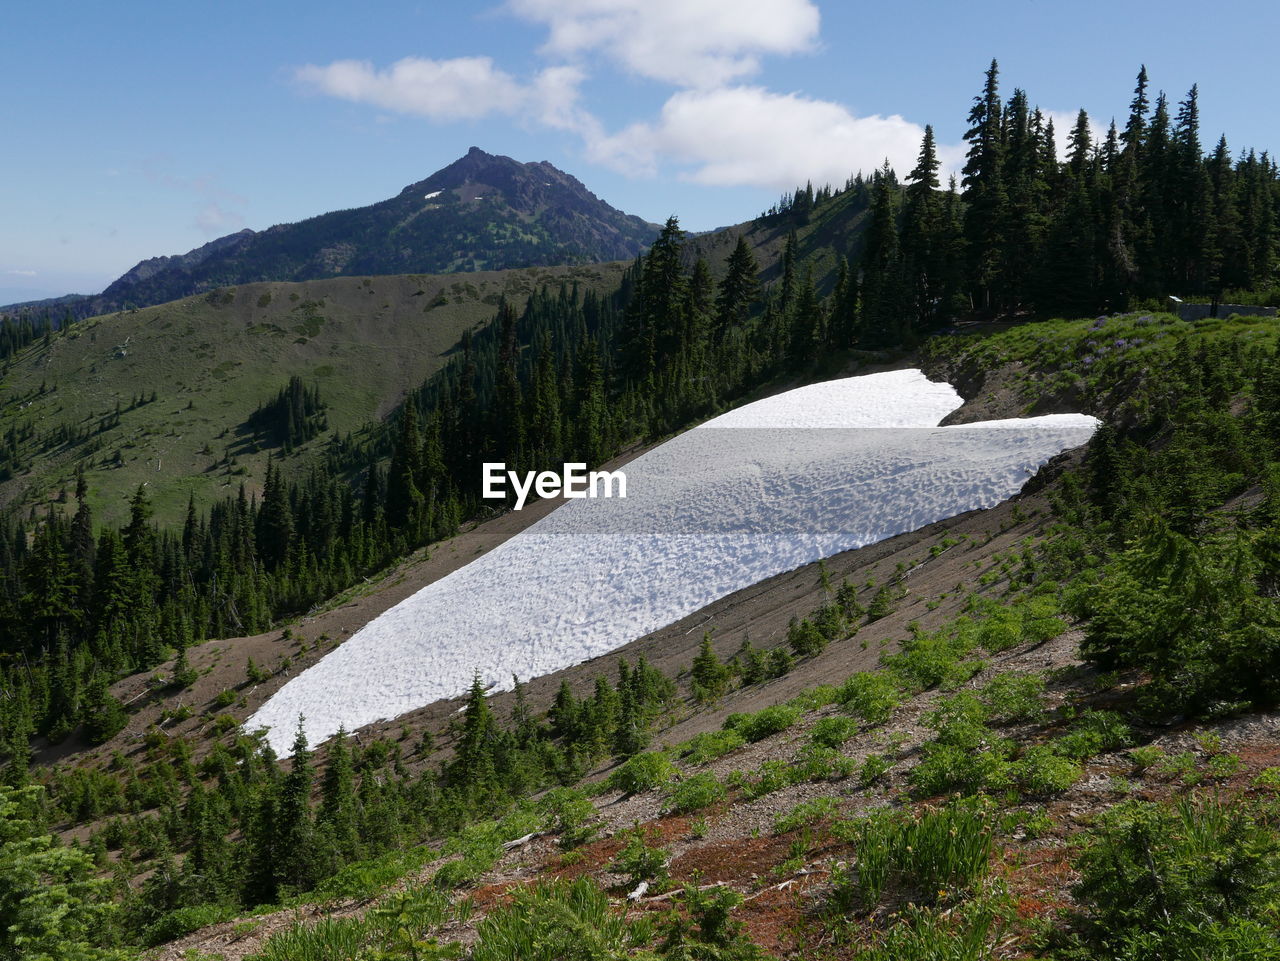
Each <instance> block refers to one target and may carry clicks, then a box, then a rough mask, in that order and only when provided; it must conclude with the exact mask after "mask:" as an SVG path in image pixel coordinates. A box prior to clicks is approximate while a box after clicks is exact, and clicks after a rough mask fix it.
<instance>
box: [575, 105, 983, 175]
mask: <svg viewBox="0 0 1280 961" xmlns="http://www.w3.org/2000/svg"><path fill="white" fill-rule="evenodd" d="M923 137H924V128H923V127H921V126H919V125H918V124H914V123H911V122H910V121H907V120H904V119H903V118H902V117H899V116H896V115H894V116H890V117H882V116H870V117H857V116H854V115H853V114H852V113H850V112H849V110H848V109H847V108H845V107H844V106H843V105H841V104H838V103H834V102H832V101H829V100H812V99H809V98H807V97H802V96H799V95H798V94H779V93H773V92H772V91H769V90H765V89H763V88H760V87H726V88H721V89H717V90H705V91H703V90H684V91H681V92H679V93H677V94H675V95H674V96H672V97H671V98H670V99H669V100H668V101H667V102H666V104H664V105H663V108H662V113H661V116H660V117H659V118H658V120H657V121H656V122H654V123H635V124H632V125H631V126H629V127H626V128H624V129H623V130H622V131H620V132H619V133H617V134H614V135H612V136H609V137H603V138H600V139H598V140H595V141H594V142H590V143H589V144H588V153H589V155H590V156H591V158H592V159H593V160H595V161H597V162H600V163H605V164H607V165H609V166H611V167H613V168H614V169H616V170H620V171H622V172H624V173H630V174H634V175H648V174H653V173H655V172H656V171H657V170H658V168H659V166H660V165H661V163H662V161H663V160H664V159H670V160H671V161H673V162H675V163H676V164H678V165H681V166H683V167H684V168H685V169H684V170H683V172H682V176H683V177H684V179H687V180H690V181H693V182H695V183H701V184H709V185H715V186H726V187H729V186H744V185H749V186H756V187H774V188H778V189H789V188H791V187H794V186H796V185H797V184H800V183H804V182H805V181H806V180H813V181H814V183H816V184H823V183H832V184H837V185H838V184H843V183H844V181H845V178H846V177H848V176H849V175H850V174H852V173H856V172H858V171H863V172H865V173H870V172H871V171H872V170H873V169H875V168H877V167H879V166H880V165H881V164H883V163H884V161H885V158H888V160H889V163H890V164H891V165H892V166H893V167H894V168H895V169H896V170H897V171H898V174H899V175H900V176H905V175H906V173H907V171H909V170H910V169H911V168H912V167H914V166H915V161H916V156H917V155H918V154H919V151H920V142H921V140H922V139H923ZM940 154H941V156H942V159H943V164H944V168H946V169H947V170H949V169H954V168H955V166H956V165H957V164H958V163H959V161H960V157H961V154H962V151H961V149H960V148H950V147H947V148H942V149H941V150H940ZM945 174H946V171H945V170H944V174H943V176H944V178H945Z"/></svg>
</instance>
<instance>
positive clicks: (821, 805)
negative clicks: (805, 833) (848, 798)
mask: <svg viewBox="0 0 1280 961" xmlns="http://www.w3.org/2000/svg"><path fill="white" fill-rule="evenodd" d="M839 813H840V802H839V800H837V799H836V798H833V797H820V798H814V799H813V800H812V801H801V802H800V803H799V804H797V805H796V806H795V807H793V808H792V809H791V810H790V811H789V812H788V813H786V814H784V815H782V816H781V817H780V818H778V819H777V820H776V821H774V823H773V830H774V832H775V833H776V834H786V833H788V832H789V831H794V830H796V829H797V828H802V827H805V826H807V825H810V824H815V823H817V822H818V821H824V820H827V819H830V818H834V817H835V816H836V815H837V814H839Z"/></svg>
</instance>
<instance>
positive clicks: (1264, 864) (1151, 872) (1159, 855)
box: [1073, 799, 1280, 961]
mask: <svg viewBox="0 0 1280 961" xmlns="http://www.w3.org/2000/svg"><path fill="white" fill-rule="evenodd" d="M1077 868H1078V869H1079V871H1080V882H1079V884H1077V885H1076V887H1075V890H1074V892H1073V893H1074V894H1075V897H1076V899H1077V901H1078V902H1079V903H1080V904H1081V905H1082V906H1083V908H1084V909H1085V913H1084V914H1082V915H1080V916H1078V917H1077V919H1076V920H1077V924H1076V931H1075V937H1076V940H1077V941H1078V942H1079V943H1080V944H1081V946H1082V947H1086V948H1087V949H1088V950H1090V951H1091V953H1092V956H1094V957H1100V956H1106V957H1114V958H1124V959H1135V961H1136V959H1137V958H1140V957H1150V958H1160V959H1162V961H1165V959H1170V961H1192V959H1199V958H1222V959H1226V958H1263V957H1274V956H1275V955H1274V947H1275V941H1274V937H1275V934H1274V931H1275V928H1274V925H1275V913H1274V912H1275V904H1276V898H1277V896H1278V895H1280V842H1278V840H1277V836H1276V833H1275V831H1274V830H1272V829H1270V828H1269V827H1267V826H1265V825H1264V824H1262V823H1261V822H1259V821H1258V819H1257V818H1256V816H1255V813H1254V812H1253V811H1252V810H1250V809H1249V808H1248V807H1247V806H1245V805H1242V804H1238V803H1232V802H1223V801H1218V800H1216V799H1215V800H1212V801H1205V800H1200V799H1183V800H1182V801H1180V802H1179V803H1178V804H1177V805H1162V804H1153V803H1143V802H1136V801H1126V802H1124V803H1122V804H1119V805H1117V806H1116V807H1115V808H1113V809H1112V810H1111V811H1109V812H1107V813H1106V814H1104V815H1103V816H1102V818H1101V820H1100V823H1099V825H1098V827H1097V828H1096V829H1095V830H1094V831H1093V833H1092V838H1091V840H1090V843H1089V845H1088V847H1087V848H1086V849H1085V851H1084V852H1083V853H1082V854H1081V856H1080V858H1079V859H1078V861H1077ZM1268 930H1269V932H1270V933H1269V935H1268V937H1269V939H1270V940H1267V939H1266V938H1264V937H1262V936H1261V935H1262V934H1263V933H1266V932H1267V931H1268ZM1264 945H1265V948H1264Z"/></svg>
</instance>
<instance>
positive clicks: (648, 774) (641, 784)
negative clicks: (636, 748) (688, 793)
mask: <svg viewBox="0 0 1280 961" xmlns="http://www.w3.org/2000/svg"><path fill="white" fill-rule="evenodd" d="M675 775H676V768H675V765H674V764H672V763H671V759H670V758H669V757H667V756H666V755H665V754H663V753H662V752H660V751H646V752H644V753H643V754H637V755H636V756H635V757H632V758H630V759H628V760H627V761H626V763H624V764H623V765H622V767H620V768H618V769H617V770H616V771H614V772H613V773H612V774H610V775H609V780H608V781H607V782H606V783H607V784H608V785H609V787H611V788H612V789H613V790H615V791H624V792H626V793H627V794H638V793H640V792H641V791H652V790H653V789H654V788H657V787H661V786H662V785H664V784H666V783H667V782H669V781H670V780H671V779H672V778H674V777H675Z"/></svg>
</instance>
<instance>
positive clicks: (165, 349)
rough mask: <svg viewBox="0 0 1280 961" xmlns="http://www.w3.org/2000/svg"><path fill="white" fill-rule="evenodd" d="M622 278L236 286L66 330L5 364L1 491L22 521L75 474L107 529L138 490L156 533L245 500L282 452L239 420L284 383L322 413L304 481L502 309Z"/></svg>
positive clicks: (305, 459)
mask: <svg viewBox="0 0 1280 961" xmlns="http://www.w3.org/2000/svg"><path fill="white" fill-rule="evenodd" d="M621 276H622V268H621V266H620V265H616V264H612V265H599V266H586V267H576V268H575V267H561V268H529V269H527V270H517V271H508V272H504V273H489V272H479V273H473V274H467V275H465V276H457V277H451V276H438V277H433V276H425V275H408V276H396V277H351V278H342V279H340V280H325V281H313V282H308V283H301V284H247V285H244V286H242V287H236V288H226V289H220V290H218V291H215V292H213V293H210V294H206V295H202V296H199V297H189V298H186V299H185V300H180V301H176V302H174V303H171V304H163V305H160V306H157V307H148V308H143V309H141V310H136V311H134V310H130V311H124V312H120V313H115V314H109V315H106V316H102V317H95V318H92V319H90V320H87V321H83V322H80V323H77V324H74V325H72V326H71V327H69V328H67V329H66V330H65V331H62V332H58V333H55V334H53V335H51V336H50V337H48V338H46V339H43V340H36V341H34V342H33V343H32V344H31V345H30V346H28V347H26V348H24V349H23V350H21V351H20V352H19V353H17V354H16V355H14V356H13V357H11V358H10V360H9V362H8V364H7V365H6V366H7V372H6V375H5V377H4V381H3V388H2V390H0V430H2V431H3V434H4V435H7V436H8V437H9V438H11V439H10V441H9V443H8V444H7V445H6V450H5V452H4V457H5V463H4V464H3V467H2V468H0V471H2V476H3V477H4V480H3V486H2V487H0V491H2V492H3V497H4V499H5V500H6V501H8V502H10V503H15V502H16V503H17V504H18V505H21V506H23V507H27V506H30V505H31V504H33V503H49V502H62V501H64V500H65V499H66V494H67V493H68V492H74V489H75V474H76V472H77V471H83V472H84V474H85V477H86V479H87V480H88V484H89V489H90V492H91V495H90V496H91V501H90V503H91V505H92V507H93V508H94V511H95V515H96V516H97V517H99V518H100V519H101V520H103V521H106V522H110V523H118V522H120V521H121V520H122V519H123V518H125V517H127V515H128V498H129V497H130V496H131V495H132V494H133V492H134V491H135V490H137V488H138V486H139V485H140V484H144V483H145V484H146V485H147V487H148V490H149V491H150V496H151V501H152V503H153V505H154V507H155V509H156V512H157V518H158V519H159V520H160V521H162V522H164V523H174V522H177V521H179V520H180V519H181V518H182V517H183V513H184V511H185V510H186V506H187V501H188V499H189V498H190V497H192V496H194V497H195V498H196V501H197V503H199V504H201V505H205V504H209V503H212V502H213V501H215V500H216V499H219V498H221V497H223V496H225V495H226V494H227V493H231V494H234V493H235V491H236V490H237V488H238V486H239V485H240V484H242V483H243V484H245V485H246V486H247V488H248V490H249V491H250V492H251V493H253V492H257V493H259V494H260V493H261V489H262V484H263V481H264V479H265V472H266V471H265V464H266V461H267V458H268V457H270V456H272V455H280V454H283V453H284V451H283V449H282V445H280V444H279V443H272V440H271V438H270V436H266V435H264V434H263V432H260V431H254V430H253V428H252V425H250V424H249V423H248V421H249V418H250V416H251V415H252V414H253V413H254V411H255V410H256V409H257V408H258V407H259V406H260V405H263V404H266V403H267V402H268V401H270V400H272V399H273V398H274V397H275V395H276V394H277V393H278V392H279V391H280V390H281V388H283V387H285V385H286V384H287V383H288V381H289V379H290V377H298V378H300V379H301V380H302V381H303V383H304V384H305V385H306V386H307V387H308V388H314V389H316V390H318V392H319V395H320V398H321V400H322V401H323V403H324V404H325V409H326V429H325V430H324V431H322V432H320V433H319V434H318V435H317V436H316V438H315V439H314V440H313V441H312V442H311V445H310V447H308V448H306V449H304V450H301V451H296V452H295V451H291V453H295V454H296V455H297V456H295V457H292V458H290V459H288V460H286V462H285V465H284V468H283V469H284V471H285V472H286V474H289V475H292V476H304V474H305V467H306V466H308V465H310V464H312V463H313V462H314V458H313V457H312V456H310V455H311V454H313V453H314V452H315V450H316V449H317V448H321V447H323V446H324V445H325V444H326V443H327V442H328V441H329V440H330V439H331V438H332V437H334V436H335V435H338V434H346V433H349V432H351V431H354V430H357V429H358V428H361V427H363V426H364V425H365V424H367V423H368V422H370V421H375V420H378V419H380V418H382V417H385V416H386V415H387V414H388V413H389V412H390V411H391V410H393V409H394V408H395V407H397V406H398V405H399V403H400V402H401V400H402V399H403V397H404V395H405V393H406V392H407V391H408V390H409V389H411V388H413V387H417V386H418V385H419V384H421V383H422V381H423V380H424V379H425V378H427V377H429V376H430V375H431V374H432V373H434V372H435V371H436V370H437V369H439V367H440V366H441V365H442V364H443V363H444V362H445V360H446V359H447V358H448V356H449V354H450V352H451V351H453V350H454V349H455V348H456V347H457V344H458V341H459V339H460V337H461V336H462V335H463V334H464V333H465V332H467V331H471V330H475V329H478V328H480V327H483V326H484V325H485V324H487V323H488V322H489V321H490V320H491V319H492V317H493V315H494V311H495V310H496V306H497V304H498V303H499V301H500V300H501V299H502V298H504V297H506V298H509V299H511V300H512V301H514V302H516V303H522V302H523V301H524V300H525V299H526V298H527V297H528V296H529V295H530V294H531V293H533V292H534V291H535V290H536V289H537V288H538V287H539V286H541V285H544V284H552V285H556V286H558V285H559V284H561V283H573V284H577V285H579V286H581V287H582V288H583V289H584V290H594V289H604V290H610V289H613V288H615V287H616V286H617V284H618V283H619V281H620V278H621ZM255 435H257V436H255Z"/></svg>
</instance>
